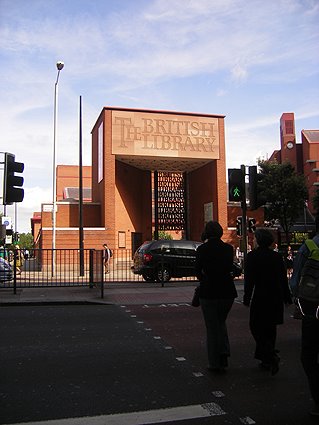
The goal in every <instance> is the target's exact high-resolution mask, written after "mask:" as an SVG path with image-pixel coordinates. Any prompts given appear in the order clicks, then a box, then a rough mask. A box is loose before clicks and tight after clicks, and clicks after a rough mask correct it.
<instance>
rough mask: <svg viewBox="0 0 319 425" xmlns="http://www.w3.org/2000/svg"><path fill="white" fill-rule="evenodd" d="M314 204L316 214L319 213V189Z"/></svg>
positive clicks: (313, 199) (313, 200)
mask: <svg viewBox="0 0 319 425" xmlns="http://www.w3.org/2000/svg"><path fill="white" fill-rule="evenodd" d="M312 205H313V207H314V209H315V211H316V215H318V214H319V189H317V190H316V192H315V195H314V197H313V198H312Z"/></svg>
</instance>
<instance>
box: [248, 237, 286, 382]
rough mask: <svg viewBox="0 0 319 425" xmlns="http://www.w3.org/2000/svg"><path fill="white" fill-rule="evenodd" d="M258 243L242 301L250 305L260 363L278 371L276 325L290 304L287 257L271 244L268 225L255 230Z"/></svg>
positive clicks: (252, 327) (257, 356)
mask: <svg viewBox="0 0 319 425" xmlns="http://www.w3.org/2000/svg"><path fill="white" fill-rule="evenodd" d="M255 239H256V244H257V247H256V248H255V249H254V250H253V251H251V252H249V253H248V254H247V259H246V264H245V292H244V300H243V303H244V305H246V306H249V305H250V320H249V326H250V330H251V333H252V335H253V337H254V340H255V342H256V350H255V358H256V359H258V360H261V363H260V367H261V368H262V369H266V370H270V371H271V373H272V375H275V374H276V373H277V372H278V370H279V360H280V359H279V357H278V355H277V353H278V350H276V347H275V344H276V336H277V325H280V324H282V323H283V321H284V304H291V303H292V300H291V294H290V290H289V286H288V279H287V271H286V267H285V263H284V260H283V258H282V256H281V254H279V253H278V252H276V251H274V250H273V249H272V248H271V245H272V244H273V242H274V238H273V236H272V234H271V232H270V231H269V230H267V229H257V230H256V232H255Z"/></svg>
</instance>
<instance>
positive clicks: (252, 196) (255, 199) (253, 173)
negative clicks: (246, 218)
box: [248, 165, 265, 211]
mask: <svg viewBox="0 0 319 425" xmlns="http://www.w3.org/2000/svg"><path fill="white" fill-rule="evenodd" d="M248 174H249V208H250V210H252V211H253V210H257V209H258V208H259V207H261V206H262V205H264V204H265V199H263V197H261V194H260V182H261V179H262V176H261V174H258V173H257V166H256V165H252V166H250V167H249V172H248Z"/></svg>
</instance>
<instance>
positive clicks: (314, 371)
mask: <svg viewBox="0 0 319 425" xmlns="http://www.w3.org/2000/svg"><path fill="white" fill-rule="evenodd" d="M315 224H316V235H315V236H314V237H313V241H314V242H315V243H316V244H317V245H318V246H319V216H317V217H316V220H315ZM308 255H309V250H308V248H307V246H306V244H305V243H304V244H303V245H302V246H301V247H300V248H299V251H298V252H297V254H296V257H295V260H294V270H293V274H292V278H291V281H290V286H291V289H292V292H293V295H294V296H295V297H297V296H298V284H299V281H300V277H301V271H302V269H303V266H304V264H305V262H306V260H307V257H308ZM300 302H301V304H302V305H301V306H302V312H303V314H302V317H301V320H302V324H301V363H302V366H303V369H304V371H305V374H306V375H307V378H308V384H309V389H310V393H311V396H312V399H313V402H314V408H313V410H311V411H310V414H311V415H312V416H319V363H318V362H319V319H318V315H317V317H316V313H318V311H319V306H318V304H317V303H314V302H311V301H301V300H300Z"/></svg>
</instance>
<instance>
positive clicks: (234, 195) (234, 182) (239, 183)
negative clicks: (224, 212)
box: [228, 168, 245, 202]
mask: <svg viewBox="0 0 319 425" xmlns="http://www.w3.org/2000/svg"><path fill="white" fill-rule="evenodd" d="M228 197H229V201H233V202H240V201H243V200H244V199H245V176H244V173H243V171H242V170H241V169H239V168H230V169H228Z"/></svg>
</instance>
